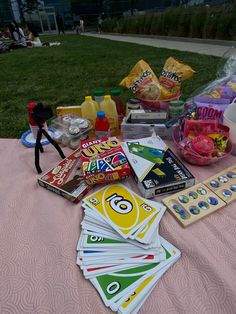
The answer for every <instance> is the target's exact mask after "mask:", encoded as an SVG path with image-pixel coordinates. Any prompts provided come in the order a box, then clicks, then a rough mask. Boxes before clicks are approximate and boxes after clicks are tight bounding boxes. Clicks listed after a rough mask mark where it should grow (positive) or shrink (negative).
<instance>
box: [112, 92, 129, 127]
mask: <svg viewBox="0 0 236 314" xmlns="http://www.w3.org/2000/svg"><path fill="white" fill-rule="evenodd" d="M110 94H111V98H112V99H113V100H114V102H115V103H116V110H117V113H118V121H119V128H120V125H121V123H122V121H123V118H124V116H125V105H124V103H123V101H122V99H121V96H120V94H121V90H120V88H113V89H111V91H110Z"/></svg>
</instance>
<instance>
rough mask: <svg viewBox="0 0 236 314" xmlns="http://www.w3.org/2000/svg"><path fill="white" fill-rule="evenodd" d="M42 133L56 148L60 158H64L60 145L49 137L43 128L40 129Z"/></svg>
mask: <svg viewBox="0 0 236 314" xmlns="http://www.w3.org/2000/svg"><path fill="white" fill-rule="evenodd" d="M42 133H43V135H44V136H45V137H46V138H47V139H48V141H49V142H50V143H51V144H52V145H53V146H54V147H55V148H56V150H57V151H58V153H59V155H60V156H61V158H62V159H64V158H66V156H65V155H64V153H63V151H62V149H61V147H60V146H59V145H58V144H57V143H56V142H55V141H54V140H53V139H52V138H51V136H50V135H49V134H48V133H47V132H46V131H45V130H44V129H42Z"/></svg>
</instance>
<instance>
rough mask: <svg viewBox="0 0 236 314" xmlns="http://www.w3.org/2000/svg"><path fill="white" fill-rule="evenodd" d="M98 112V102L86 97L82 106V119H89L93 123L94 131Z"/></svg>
mask: <svg viewBox="0 0 236 314" xmlns="http://www.w3.org/2000/svg"><path fill="white" fill-rule="evenodd" d="M98 111H99V106H98V104H97V102H96V101H94V100H93V99H92V96H85V99H84V102H83V103H82V104H81V115H82V118H85V119H88V120H89V121H90V122H91V124H92V126H93V129H94V130H95V123H96V118H97V112H98ZM94 134H95V131H94Z"/></svg>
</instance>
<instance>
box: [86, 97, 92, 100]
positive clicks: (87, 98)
mask: <svg viewBox="0 0 236 314" xmlns="http://www.w3.org/2000/svg"><path fill="white" fill-rule="evenodd" d="M84 99H85V100H92V96H85V97H84Z"/></svg>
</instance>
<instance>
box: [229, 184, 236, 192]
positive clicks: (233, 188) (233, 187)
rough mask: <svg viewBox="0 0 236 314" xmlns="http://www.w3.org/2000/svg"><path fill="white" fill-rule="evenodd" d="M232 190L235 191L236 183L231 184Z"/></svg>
mask: <svg viewBox="0 0 236 314" xmlns="http://www.w3.org/2000/svg"><path fill="white" fill-rule="evenodd" d="M230 190H231V191H233V192H235V191H236V185H235V184H232V185H231V186H230Z"/></svg>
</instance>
